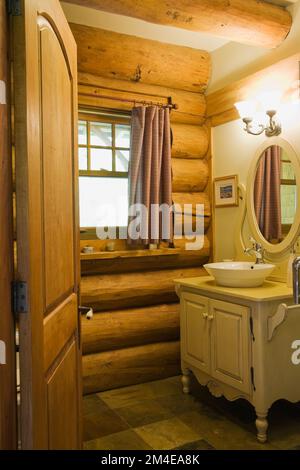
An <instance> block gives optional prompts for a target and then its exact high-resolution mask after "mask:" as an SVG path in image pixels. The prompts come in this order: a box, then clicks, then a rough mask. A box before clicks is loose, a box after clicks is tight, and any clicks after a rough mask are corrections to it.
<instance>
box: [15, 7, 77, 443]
mask: <svg viewBox="0 0 300 470" xmlns="http://www.w3.org/2000/svg"><path fill="white" fill-rule="evenodd" d="M21 9H22V15H17V16H13V17H12V22H13V32H14V37H13V41H12V42H13V46H14V50H13V57H14V61H13V72H14V75H13V81H14V105H15V107H14V112H15V114H14V116H15V146H16V169H17V171H16V195H17V250H18V252H17V253H18V256H17V274H18V277H19V278H20V279H22V280H23V281H25V282H26V283H27V288H28V295H29V305H28V313H27V314H25V315H20V317H19V330H20V375H21V400H20V403H21V404H20V431H21V432H20V437H21V443H22V449H24V450H27V449H32V450H35V449H48V448H49V445H51V442H53V441H55V442H56V444H55V446H56V445H57V439H58V437H59V436H60V437H63V438H64V439H61V442H60V444H59V447H60V448H61V446H65V445H67V444H66V440H65V439H66V436H61V435H59V433H58V432H57V429H54V428H55V426H56V425H58V423H60V421H59V417H58V416H57V406H56V409H52V408H51V407H50V406H51V403H50V402H51V400H49V393H50V391H48V394H47V387H46V383H47V380H48V378H49V377H48V375H46V374H45V370H44V349H43V348H44V318H45V316H47V315H49V314H51V313H53V314H54V310H55V313H56V314H58V313H59V310H60V309H59V307H60V306H62V307H63V303H64V300H65V299H66V297H67V296H69V295H70V294H71V293H72V292H73V293H74V295H75V296H76V297H77V294H78V292H79V267H80V263H79V237H78V235H79V223H78V210H77V209H78V207H77V200H78V197H77V185H78V174H77V166H78V164H77V160H78V157H77V155H78V152H77V139H74V135H76V133H77V114H78V108H77V57H76V43H75V41H74V38H73V36H72V33H71V31H70V28H69V26H68V23H67V20H66V18H65V15H64V13H63V11H62V9H61V6H60V5H59V2H57V0H32V1H30V2H27V1H24V0H23V1H22V2H21ZM53 64H55V67H54V66H53ZM50 69H51V70H50ZM63 115H65V118H64V122H62V121H61V119H62V116H63ZM64 124H65V126H64ZM59 158H60V161H59ZM51 159H52V160H51ZM52 165H53V167H52ZM58 166H59V170H60V171H59V170H58ZM47 170H49V171H48V172H47ZM44 171H46V174H45V173H44ZM44 177H46V178H47V181H44ZM67 188H68V189H67ZM45 193H46V195H45ZM63 233H64V235H63V237H62V240H60V239H59V237H60V235H61V234H63ZM66 233H68V234H69V237H68V239H66V238H65V236H66V235H65V234H66ZM63 241H64V246H62V243H63ZM45 245H47V246H45ZM70 246H71V247H72V248H73V249H72V250H70ZM77 246H78V250H77ZM51 249H52V253H51V252H50V251H51ZM63 251H65V252H66V253H68V256H69V257H70V258H69V259H66V255H65V253H63ZM60 255H61V259H60ZM54 258H55V259H54ZM59 270H62V272H60V273H59V274H58V271H59ZM55 273H56V274H55ZM49 303H51V305H49ZM77 305H78V298H77V302H76V304H74V310H75V313H76V314H77V311H78V310H77ZM58 317H59V315H58ZM57 320H58V321H59V318H57ZM79 336H80V335H79V324H78V316H77V317H76V331H75V334H74V336H73V338H75V337H76V341H75V342H74V345H75V354H72V355H71V356H69V359H70V361H71V362H72V367H67V369H64V373H62V375H65V377H64V380H61V369H60V368H59V367H58V368H57V365H58V364H57V363H58V361H59V360H61V352H62V351H66V347H67V346H68V345H69V338H68V340H67V344H65V343H64V342H62V343H61V344H60V345H59V347H57V349H56V350H58V349H59V355H58V356H57V357H56V358H55V360H54V362H53V364H52V365H51V370H52V372H53V374H55V371H57V373H58V375H57V377H55V375H52V383H53V384H54V390H53V402H52V403H54V405H53V406H55V404H57V403H58V402H59V403H60V406H61V404H63V403H64V400H65V399H66V390H65V388H64V384H65V383H68V384H70V383H71V384H72V397H73V400H74V402H73V403H75V406H74V407H70V406H69V404H68V405H66V406H64V410H63V415H64V421H65V422H64V426H65V428H66V427H68V426H70V428H72V434H73V433H74V434H73V435H75V439H76V448H78V449H79V448H80V447H81V416H80V403H81V400H80V396H81V360H80V340H79ZM58 339H59V338H58V337H54V336H53V337H52V341H53V342H54V343H56V342H57V341H58ZM61 339H62V338H61ZM51 349H52V348H51ZM53 349H54V348H53ZM55 367H56V369H55V370H54V368H55ZM74 370H75V373H73V371H74ZM68 371H70V376H67V375H66V372H68ZM69 390H70V389H69ZM54 395H55V399H54ZM67 396H68V395H67ZM49 405H50V406H49ZM67 412H68V413H69V414H67ZM56 419H57V420H56ZM52 420H53V422H54V423H56V424H54V425H53V426H52V425H51V422H52ZM65 428H64V429H65ZM51 433H52V434H51ZM55 433H56V434H55Z"/></svg>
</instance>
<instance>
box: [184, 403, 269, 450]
mask: <svg viewBox="0 0 300 470" xmlns="http://www.w3.org/2000/svg"><path fill="white" fill-rule="evenodd" d="M180 420H181V421H182V422H184V423H185V424H186V425H188V426H189V427H190V428H191V429H193V430H194V431H195V432H197V433H199V434H202V436H203V438H204V439H205V440H206V441H207V442H208V443H209V444H210V445H212V446H213V447H214V448H215V449H217V450H274V449H275V447H274V446H272V445H270V444H269V443H266V444H260V443H259V442H258V441H257V439H256V436H255V434H253V433H251V432H248V431H246V430H245V429H244V428H242V427H241V426H239V425H237V424H236V423H234V422H232V421H230V420H229V419H226V418H225V417H223V416H222V415H221V414H220V415H219V416H218V417H217V418H216V417H215V416H214V417H213V416H212V415H211V414H210V413H209V414H207V413H204V412H201V413H199V412H197V411H191V412H188V413H184V414H182V415H181V416H180Z"/></svg>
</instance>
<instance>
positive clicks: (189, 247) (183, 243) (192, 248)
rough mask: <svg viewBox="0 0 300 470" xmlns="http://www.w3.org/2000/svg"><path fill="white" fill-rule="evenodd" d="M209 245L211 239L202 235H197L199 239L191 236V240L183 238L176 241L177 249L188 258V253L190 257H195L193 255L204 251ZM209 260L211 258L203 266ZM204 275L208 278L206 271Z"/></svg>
mask: <svg viewBox="0 0 300 470" xmlns="http://www.w3.org/2000/svg"><path fill="white" fill-rule="evenodd" d="M208 244H209V245H210V238H209V237H208V236H204V237H203V236H202V235H201V234H200V235H197V237H196V236H191V237H190V238H188V237H183V238H180V239H176V238H175V239H174V246H175V248H179V249H181V250H182V251H184V252H185V253H186V256H188V253H189V254H190V256H193V254H194V253H197V252H199V250H200V251H202V250H203V248H204V249H205V247H206V246H207V245H208ZM202 246H203V248H202ZM208 259H209V257H207V259H206V260H205V262H204V263H203V264H205V263H207V262H208ZM202 274H203V275H204V276H207V272H206V271H205V272H203V273H202Z"/></svg>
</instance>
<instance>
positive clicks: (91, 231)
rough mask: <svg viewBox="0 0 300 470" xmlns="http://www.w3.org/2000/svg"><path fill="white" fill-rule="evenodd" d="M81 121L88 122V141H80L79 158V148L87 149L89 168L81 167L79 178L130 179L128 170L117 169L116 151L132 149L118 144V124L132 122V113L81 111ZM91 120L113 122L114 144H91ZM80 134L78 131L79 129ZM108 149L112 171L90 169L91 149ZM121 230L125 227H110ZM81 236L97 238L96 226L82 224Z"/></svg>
mask: <svg viewBox="0 0 300 470" xmlns="http://www.w3.org/2000/svg"><path fill="white" fill-rule="evenodd" d="M80 121H85V122H86V123H87V142H86V144H85V145H84V144H79V142H78V157H77V158H78V159H79V149H80V148H84V149H87V167H88V169H87V170H81V169H79V178H80V177H85V176H86V177H96V178H124V179H128V176H129V175H128V171H126V172H125V171H116V153H117V151H118V150H124V151H128V150H129V151H130V147H129V148H128V147H118V146H116V140H115V139H116V125H122V124H123V125H129V126H130V124H131V115H124V117H123V116H120V115H116V116H114V115H113V114H111V116H110V115H105V114H103V115H102V114H96V113H93V112H92V111H91V112H85V111H79V114H78V124H79V123H80ZM91 122H105V123H109V124H112V146H111V147H108V146H106V147H105V146H99V145H91V135H90V127H91ZM77 136H78V131H77ZM77 138H78V137H77ZM93 148H95V149H108V150H112V171H109V170H90V169H89V168H90V161H91V149H93ZM108 228H113V229H116V230H117V233H119V230H120V229H121V228H123V227H121V226H117V227H108ZM80 238H81V239H82V240H89V239H96V238H97V234H96V227H81V226H80Z"/></svg>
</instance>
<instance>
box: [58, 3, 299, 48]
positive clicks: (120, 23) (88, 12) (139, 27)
mask: <svg viewBox="0 0 300 470" xmlns="http://www.w3.org/2000/svg"><path fill="white" fill-rule="evenodd" d="M265 1H268V2H269V3H274V4H277V5H282V6H288V5H292V4H295V3H297V2H298V1H300V0H265ZM62 7H63V9H64V12H65V15H66V17H67V19H68V21H69V22H72V23H78V24H85V25H87V26H92V27H96V28H102V29H107V30H109V31H115V32H117V33H123V34H131V35H133V36H138V37H142V38H146V39H154V40H156V41H160V42H167V43H170V44H176V45H179V46H187V47H192V48H194V49H201V50H206V51H208V52H213V51H215V50H217V49H219V48H220V47H222V46H225V45H226V44H228V43H229V41H228V40H226V39H221V38H217V37H215V36H212V35H209V34H205V33H200V32H199V33H197V32H193V31H187V30H184V29H179V28H174V27H170V26H161V25H156V24H152V23H147V22H145V21H142V20H138V19H135V18H131V17H128V16H121V15H116V14H113V13H106V12H104V11H99V10H95V9H91V8H87V7H83V6H79V5H74V4H70V3H64V2H62Z"/></svg>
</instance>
